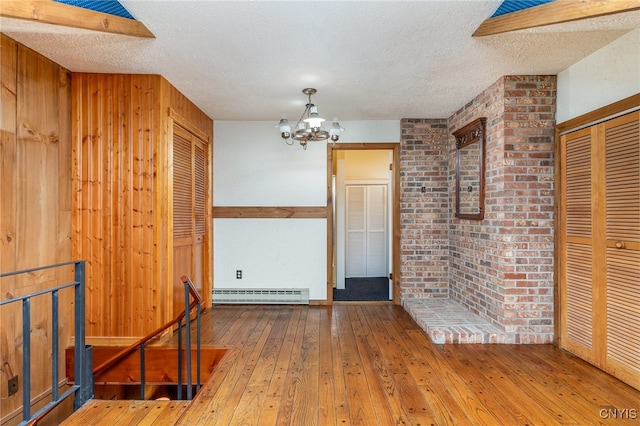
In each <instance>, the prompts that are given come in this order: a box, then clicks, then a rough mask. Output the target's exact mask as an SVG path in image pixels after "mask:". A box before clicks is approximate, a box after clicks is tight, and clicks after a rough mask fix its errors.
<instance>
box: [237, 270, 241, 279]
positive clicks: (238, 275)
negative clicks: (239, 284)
mask: <svg viewBox="0 0 640 426" xmlns="http://www.w3.org/2000/svg"><path fill="white" fill-rule="evenodd" d="M236 279H238V280H241V279H242V271H241V270H240V269H238V270H237V271H236Z"/></svg>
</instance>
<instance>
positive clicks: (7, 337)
mask: <svg viewBox="0 0 640 426" xmlns="http://www.w3.org/2000/svg"><path fill="white" fill-rule="evenodd" d="M0 38H1V43H2V48H1V53H0V54H1V55H2V56H1V60H0V62H1V70H2V71H1V76H0V83H1V84H0V86H1V90H2V93H1V102H2V108H1V111H2V114H1V116H0V129H1V131H2V134H1V139H0V164H1V170H0V179H1V182H2V184H1V185H0V271H1V272H9V271H14V270H18V269H25V268H29V267H35V266H43V265H47V264H54V263H58V262H62V261H67V260H69V259H70V258H71V245H70V238H69V236H70V223H69V220H70V206H71V200H70V195H71V191H70V189H71V176H70V167H69V161H70V158H71V155H70V154H71V152H70V128H69V125H70V121H69V119H70V111H69V105H70V104H69V101H70V75H69V73H68V71H67V70H65V69H64V68H62V67H60V66H59V65H57V64H55V63H54V62H51V61H50V60H48V59H46V58H44V57H43V56H41V55H39V54H37V53H36V52H34V51H32V50H31V49H28V48H26V47H25V46H23V45H21V44H19V43H16V42H15V41H14V40H12V39H10V38H9V37H7V36H5V35H0ZM70 272H71V271H70V270H69V269H68V268H67V269H64V270H63V269H60V270H54V271H46V272H38V273H32V274H29V275H27V276H24V277H20V278H6V279H2V280H0V288H2V292H1V294H0V298H3V299H5V298H10V297H12V296H19V295H22V294H27V293H31V292H35V291H38V290H43V289H46V288H50V287H54V286H56V285H58V284H60V283H62V282H63V281H64V282H68V281H69V280H70V278H71V275H70ZM70 296H71V292H61V293H60V299H59V301H60V305H61V307H63V308H62V309H60V316H59V325H60V344H61V349H62V350H61V352H60V355H61V358H60V359H61V361H62V362H64V357H63V355H64V353H63V350H64V346H65V345H68V344H69V343H70V335H71V322H70V321H71V318H70V315H69V311H70V310H69V309H68V306H69V305H70V304H71V297H70ZM0 322H1V323H2V327H1V328H0V361H1V363H2V371H3V373H4V374H3V375H2V376H3V377H4V379H3V380H6V379H7V378H8V377H9V376H10V375H17V376H18V377H19V378H20V379H22V377H23V365H22V342H23V341H24V340H25V339H29V340H30V342H31V354H32V359H33V362H32V365H31V368H32V380H31V396H32V397H35V396H38V395H41V394H45V393H46V392H47V391H48V390H49V389H50V387H51V326H52V318H51V302H50V297H37V298H35V299H33V300H32V303H31V324H32V327H31V334H30V336H22V327H21V324H22V320H21V311H20V305H19V304H16V305H14V306H11V307H6V306H5V307H2V308H1V309H0ZM62 367H63V365H62V364H59V365H58V368H59V371H63V370H61V368H62ZM60 377H64V374H62V375H61V376H60ZM4 383H6V382H4ZM0 401H1V402H0V413H1V414H0V417H1V419H0V422H2V423H4V421H6V420H8V418H12V417H14V415H19V413H20V407H21V405H22V386H20V389H19V391H18V393H17V394H15V395H13V396H11V397H8V396H7V387H6V385H3V386H1V387H0Z"/></svg>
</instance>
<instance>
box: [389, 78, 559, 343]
mask: <svg viewBox="0 0 640 426" xmlns="http://www.w3.org/2000/svg"><path fill="white" fill-rule="evenodd" d="M555 95H556V78H555V76H506V77H503V78H501V79H500V80H498V81H497V82H496V83H494V84H493V85H492V86H490V87H489V88H487V89H486V90H485V91H483V92H482V93H481V94H479V95H478V96H476V97H475V98H474V99H473V100H471V101H470V102H469V103H467V104H466V105H465V106H464V107H463V108H461V109H460V110H458V111H457V112H456V113H454V114H453V115H452V116H451V117H449V119H448V120H417V119H406V120H402V122H401V128H402V154H401V168H402V173H401V179H402V180H401V190H402V194H401V226H402V229H401V234H402V239H401V250H402V262H403V265H402V267H401V270H402V277H401V278H402V283H401V286H402V290H401V297H402V298H416V297H447V295H448V296H449V297H451V298H452V299H453V300H455V301H457V302H459V303H461V304H463V305H464V306H466V307H467V308H468V309H470V310H471V311H473V312H476V313H478V314H479V315H481V316H482V317H485V318H487V319H489V320H490V321H491V322H492V323H494V324H495V325H497V326H499V327H500V328H502V329H503V330H505V331H507V332H513V333H516V335H517V337H516V341H517V342H518V343H547V342H551V341H552V339H553V251H554V247H553V221H554V204H553V203H554V193H553V191H554V184H553V173H554V168H553V149H554V140H553V139H554V126H555V121H554V117H555ZM478 117H486V118H487V126H486V131H487V140H486V174H485V178H486V181H485V219H484V220H482V221H474V220H464V219H457V218H456V217H455V215H454V213H455V192H454V189H455V140H454V138H453V136H452V135H451V133H452V132H453V131H455V130H457V129H459V128H461V127H463V126H464V125H465V124H467V123H469V122H471V121H473V120H474V119H476V118H478ZM442 123H447V126H448V129H445V131H444V132H442V130H443V129H442V128H441V127H440V126H442ZM440 138H445V139H446V143H445V145H444V146H443V142H442V140H440ZM443 155H445V156H446V158H443ZM443 169H446V174H447V176H446V182H444V181H443V176H442V173H443ZM421 179H424V183H425V184H426V185H425V186H426V189H427V192H426V193H421V192H420V188H421V182H422V181H421ZM427 179H428V180H427ZM443 185H444V189H445V191H446V197H447V199H446V200H444V199H443V195H444V194H443V193H442V192H441V191H442V190H443ZM444 224H447V226H446V228H447V229H444V228H445V226H443V225H444ZM445 258H446V259H447V261H446V262H444V263H443V259H445ZM445 277H446V278H445Z"/></svg>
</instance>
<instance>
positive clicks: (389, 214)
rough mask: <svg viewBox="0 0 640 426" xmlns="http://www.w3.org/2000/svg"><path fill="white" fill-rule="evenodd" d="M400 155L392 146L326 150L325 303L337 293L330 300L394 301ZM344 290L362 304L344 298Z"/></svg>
mask: <svg viewBox="0 0 640 426" xmlns="http://www.w3.org/2000/svg"><path fill="white" fill-rule="evenodd" d="M399 151H400V146H399V144H395V143H393V144H392V143H363V144H335V145H328V153H327V159H328V164H327V168H328V173H327V174H328V188H329V190H330V196H329V197H328V198H329V200H328V201H329V203H328V219H329V220H328V222H327V225H328V229H327V237H328V238H327V240H328V244H327V254H328V258H329V261H328V262H327V263H328V271H327V277H328V279H327V295H328V299H329V300H331V299H332V295H333V294H334V288H336V298H335V299H334V300H392V301H393V302H394V303H398V302H399V293H398V287H399V283H398V280H397V279H394V277H399V241H400V221H399V210H400V204H399V186H400V185H399V170H398V169H399V168H398V167H396V165H397V164H398V163H399ZM350 284H351V287H350V286H349V285H350ZM349 288H350V289H352V290H354V291H356V293H358V297H364V299H349V298H347V299H345V298H343V297H342V296H343V295H346V294H347V293H346V292H345V291H344V290H345V289H349ZM338 293H339V294H340V296H339V295H338ZM381 293H382V295H381Z"/></svg>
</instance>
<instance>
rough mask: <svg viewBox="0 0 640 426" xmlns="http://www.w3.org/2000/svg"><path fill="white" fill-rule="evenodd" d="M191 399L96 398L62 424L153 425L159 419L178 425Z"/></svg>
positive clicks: (82, 425) (68, 425)
mask: <svg viewBox="0 0 640 426" xmlns="http://www.w3.org/2000/svg"><path fill="white" fill-rule="evenodd" d="M189 403H190V401H104V400H98V399H92V400H90V401H89V402H87V403H86V404H85V405H83V406H82V407H81V408H80V409H79V410H78V411H76V412H75V413H73V414H72V415H71V416H70V417H69V418H68V419H66V420H65V421H64V422H62V423H61V424H62V425H67V426H72V425H81V426H88V425H103V424H109V425H110V426H117V425H126V426H129V425H151V424H154V423H155V422H156V421H157V420H158V419H162V422H163V423H164V422H166V424H174V423H175V422H177V421H178V418H179V417H180V416H181V415H182V413H183V412H184V411H185V410H186V408H187V407H188V406H189Z"/></svg>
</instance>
